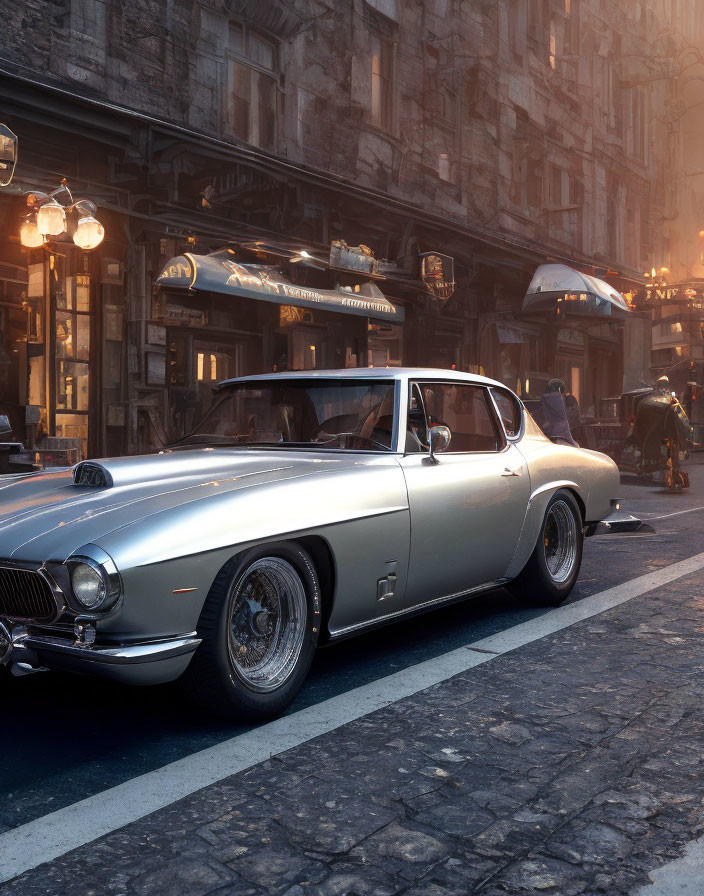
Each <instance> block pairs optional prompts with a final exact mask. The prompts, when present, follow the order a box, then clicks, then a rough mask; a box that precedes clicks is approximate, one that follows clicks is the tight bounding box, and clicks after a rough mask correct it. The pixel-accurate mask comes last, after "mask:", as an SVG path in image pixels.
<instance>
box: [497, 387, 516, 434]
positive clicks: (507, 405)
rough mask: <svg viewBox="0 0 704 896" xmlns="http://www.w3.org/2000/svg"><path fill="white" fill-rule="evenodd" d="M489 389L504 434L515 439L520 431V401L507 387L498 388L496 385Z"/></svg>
mask: <svg viewBox="0 0 704 896" xmlns="http://www.w3.org/2000/svg"><path fill="white" fill-rule="evenodd" d="M490 391H491V394H492V397H493V399H494V401H495V402H496V407H497V408H498V409H499V414H500V416H501V421H502V423H503V424H504V429H505V430H506V435H507V436H508V437H509V439H515V438H516V436H518V435H519V433H520V431H521V423H522V422H523V412H522V410H521V403H520V402H519V400H518V399H517V398H516V396H515V395H513V394H512V393H511V392H509V391H508V390H507V389H500V388H498V387H497V386H492V387H491V389H490Z"/></svg>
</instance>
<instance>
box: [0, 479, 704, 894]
mask: <svg viewBox="0 0 704 896" xmlns="http://www.w3.org/2000/svg"><path fill="white" fill-rule="evenodd" d="M697 466H698V469H697V470H696V474H697V480H699V479H704V471H703V470H702V467H701V465H699V464H697ZM702 490H704V489H702V488H701V484H698V487H697V492H699V491H702ZM629 492H630V488H629ZM694 497H696V495H693V496H692V498H694ZM694 503H696V502H695V501H694V500H691V501H688V502H687V505H686V506H689V505H690V504H691V505H692V506H693V504H694ZM683 506H685V505H672V506H670V505H663V513H668V512H670V511H676V510H677V509H678V508H679V507H683ZM643 544H645V542H643ZM703 548H704V543H700V545H699V547H698V548H695V549H692V550H690V551H689V554H695V553H697V551H701V550H702V549H703ZM702 580H703V574H702V571H701V570H700V571H698V572H697V573H696V574H694V575H691V576H689V577H686V578H683V579H679V580H677V581H675V582H673V583H671V584H670V585H668V586H666V587H664V588H660V589H659V590H657V591H653V592H650V593H648V594H645V595H641V596H639V597H636V598H634V599H632V600H630V601H628V602H627V603H624V604H622V605H621V606H619V607H617V608H615V609H612V610H609V611H607V612H606V613H604V614H602V615H600V616H597V617H594V618H592V619H590V620H587V621H583V622H579V623H577V624H575V625H573V626H571V627H570V628H567V629H564V630H563V631H560V632H557V633H555V634H552V635H548V636H547V637H544V638H542V639H541V640H538V641H535V642H534V643H532V644H527V645H525V646H523V647H520V648H519V649H517V650H515V651H513V652H511V653H508V654H504V655H502V656H498V657H496V658H495V659H492V660H491V661H490V662H487V663H485V664H484V665H482V666H478V667H476V668H474V669H471V670H470V671H468V672H466V673H464V674H462V675H459V676H457V677H455V678H452V679H450V680H449V681H446V682H443V683H441V684H439V685H436V686H434V687H431V688H429V689H427V690H425V691H422V692H421V693H420V694H417V695H415V696H413V697H410V698H407V699H404V700H402V701H400V702H398V703H394V704H392V705H390V706H388V707H386V708H384V709H382V710H379V711H377V712H374V713H372V714H371V715H369V716H366V717H364V718H362V719H360V720H358V721H356V722H352V723H350V724H347V725H345V726H343V727H341V728H339V729H337V730H335V731H333V732H331V733H330V734H327V735H324V736H322V737H319V738H317V739H315V740H313V741H310V742H308V743H306V744H303V745H302V746H300V747H297V748H295V749H293V750H290V751H288V752H286V753H283V754H281V755H278V756H276V757H275V758H273V759H270V760H269V761H266V762H264V763H261V764H259V765H257V766H255V767H254V768H253V769H251V770H250V771H248V772H244V773H242V774H240V775H236V776H234V777H232V778H229V779H227V780H225V781H222V782H220V783H219V784H216V785H213V786H211V787H208V788H207V789H205V790H203V791H200V792H199V793H196V794H195V795H194V796H192V797H189V798H187V799H184V800H181V801H180V802H178V803H176V804H174V805H173V806H171V807H169V808H168V809H164V810H161V811H159V812H157V813H154V814H153V815H151V816H148V817H146V818H144V819H142V820H141V821H139V822H136V823H134V824H132V825H129V826H128V827H126V828H124V829H121V830H119V831H117V832H116V833H114V834H111V835H108V836H106V837H103V838H102V839H100V840H98V841H96V842H95V843H93V844H89V845H87V846H85V847H82V848H80V849H78V850H76V851H74V852H73V853H70V854H68V855H67V856H64V857H63V858H60V859H58V860H56V861H54V862H52V863H50V864H48V865H45V866H41V867H40V868H38V869H36V870H35V871H32V872H27V873H26V874H24V875H22V876H21V877H19V878H17V879H15V880H14V881H13V882H11V883H9V884H6V885H5V886H4V887H0V893H2V894H3V896H10V894H12V896H35V894H36V896H39V894H42V896H45V894H50V896H63V894H69V893H70V894H75V893H80V894H86V896H87V894H91V896H108V894H109V896H114V894H123V893H124V894H136V896H142V894H144V896H147V894H149V896H152V894H154V893H158V894H159V896H171V894H173V896H177V894H178V896H204V894H218V896H245V894H251V896H259V894H262V896H264V894H282V896H284V894H286V896H306V894H310V896H343V894H349V896H352V894H358V896H391V894H396V893H399V894H400V893H403V894H405V896H421V894H422V896H450V894H453V896H454V894H457V896H459V894H468V893H481V894H482V896H500V894H501V896H506V894H529V893H530V894H534V893H545V894H554V896H558V894H559V896H573V894H574V896H577V894H596V893H608V894H610V896H616V894H626V893H632V892H634V890H635V889H636V888H637V887H638V886H642V885H643V884H645V883H647V882H648V877H647V874H648V872H649V871H651V870H653V869H656V868H658V867H659V866H661V865H663V864H664V863H666V862H668V861H670V860H671V859H672V858H674V857H676V856H678V855H680V854H681V853H682V852H683V850H684V848H685V846H686V844H687V843H688V842H689V841H691V840H693V839H694V838H696V837H699V836H701V835H702V834H704V773H703V772H704V758H703V750H702V746H703V744H704V705H703V702H702V692H703V690H704V654H702V650H701V638H702V632H704V593H703V589H702ZM689 892H690V894H692V893H694V891H692V890H690V891H689ZM700 892H704V881H702V889H701V891H700Z"/></svg>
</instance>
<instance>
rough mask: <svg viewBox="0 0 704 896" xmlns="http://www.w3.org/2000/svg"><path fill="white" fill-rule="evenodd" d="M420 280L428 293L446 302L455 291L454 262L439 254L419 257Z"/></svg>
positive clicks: (427, 253)
mask: <svg viewBox="0 0 704 896" xmlns="http://www.w3.org/2000/svg"><path fill="white" fill-rule="evenodd" d="M420 279H421V280H422V281H423V283H424V284H425V288H426V289H427V290H428V292H430V293H432V294H433V295H434V296H435V298H436V299H438V301H440V302H443V303H444V302H446V301H447V300H448V299H449V298H450V296H451V295H452V294H453V293H454V291H455V260H454V258H451V257H450V256H449V255H440V253H439V252H424V253H423V254H422V255H420Z"/></svg>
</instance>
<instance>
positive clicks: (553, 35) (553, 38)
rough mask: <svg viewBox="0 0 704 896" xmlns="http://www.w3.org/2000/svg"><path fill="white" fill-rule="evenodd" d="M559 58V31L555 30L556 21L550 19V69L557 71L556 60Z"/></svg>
mask: <svg viewBox="0 0 704 896" xmlns="http://www.w3.org/2000/svg"><path fill="white" fill-rule="evenodd" d="M556 58H557V31H556V28H555V19H550V52H549V56H548V60H549V62H550V68H551V69H552V70H553V71H554V70H555V60H556Z"/></svg>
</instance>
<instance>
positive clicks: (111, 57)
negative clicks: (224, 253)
mask: <svg viewBox="0 0 704 896" xmlns="http://www.w3.org/2000/svg"><path fill="white" fill-rule="evenodd" d="M0 11H1V12H2V15H3V19H4V23H5V32H4V34H5V38H4V40H3V42H2V43H3V45H2V47H1V48H0V76H1V78H0V95H1V96H2V109H3V120H4V121H5V122H6V123H7V124H8V125H9V126H10V127H11V128H12V129H13V130H14V132H15V133H17V134H18V136H19V139H20V149H19V162H18V166H17V171H16V175H15V180H14V182H13V184H12V186H11V187H7V188H4V189H1V190H0V223H1V225H2V235H1V239H2V242H0V262H2V263H3V264H2V267H1V269H0V273H3V274H4V279H2V280H0V283H1V285H2V289H3V297H2V302H3V304H2V305H0V318H1V324H0V326H1V329H2V333H3V342H2V345H3V353H2V354H1V355H0V399H2V400H3V401H4V402H6V403H7V404H9V405H12V406H13V408H14V415H15V418H16V419H17V420H18V421H19V423H18V426H19V427H22V426H25V427H27V428H26V430H25V431H24V432H20V433H18V435H20V436H21V437H24V438H27V439H28V440H36V439H39V438H41V437H43V436H47V437H48V438H49V439H51V438H58V437H73V438H78V439H80V440H81V446H82V448H83V450H85V451H87V452H88V453H90V454H106V453H123V452H134V451H139V450H146V449H149V448H151V447H154V446H158V445H159V444H162V443H163V442H165V441H168V440H169V439H173V438H174V437H175V436H177V435H178V434H179V433H180V432H182V431H183V430H184V429H185V428H186V427H187V426H188V425H190V423H191V422H192V421H193V420H194V419H195V418H196V417H197V415H198V414H199V413H200V411H201V409H202V407H203V405H204V403H205V401H206V400H207V395H208V391H209V387H210V384H211V381H212V380H214V379H219V378H223V377H225V376H232V375H236V374H240V373H253V372H258V371H262V370H271V369H273V367H274V366H275V365H276V364H277V363H280V361H281V359H282V357H285V358H286V362H287V364H288V366H289V367H302V366H318V367H321V366H344V365H345V364H361V365H366V364H367V363H369V362H371V361H373V362H375V363H390V364H396V363H404V364H414V365H415V364H419V365H427V366H431V365H432V366H446V367H449V366H452V365H455V366H457V367H458V368H463V369H472V370H477V371H482V372H486V373H487V374H489V375H492V376H496V377H498V378H500V379H502V380H503V381H505V382H506V383H507V384H508V385H510V386H511V387H512V388H517V389H519V391H521V392H522V393H523V394H527V393H530V392H531V391H534V390H536V389H537V388H539V385H538V384H541V383H542V382H543V380H544V379H545V378H546V377H547V376H549V375H554V374H558V375H560V376H562V377H563V378H564V379H565V380H566V382H567V383H568V386H569V387H570V388H571V389H572V391H573V392H574V393H575V394H577V395H578V397H579V400H580V402H581V404H582V408H583V410H584V411H585V412H589V411H592V412H594V411H595V409H597V405H598V399H599V398H600V397H604V396H605V395H607V394H612V393H614V392H619V391H620V390H621V387H622V385H623V383H624V382H625V383H626V385H630V384H635V383H636V382H637V381H638V379H639V378H641V377H643V376H645V375H647V371H648V364H649V356H648V350H649V348H650V345H649V338H650V330H649V327H650V323H649V321H648V320H644V319H643V318H642V317H638V315H634V316H633V319H632V320H628V321H627V322H625V323H622V322H617V321H614V320H604V321H596V322H594V321H591V322H586V323H585V322H584V321H579V320H577V319H575V320H573V321H571V320H569V319H568V320H560V319H556V318H555V316H554V315H552V316H545V315H543V316H542V317H536V316H531V315H529V314H527V313H525V312H524V310H523V298H524V295H525V292H526V289H527V287H528V284H529V282H530V280H531V277H532V275H533V272H534V271H535V269H536V267H537V266H538V265H540V264H543V263H546V262H551V263H560V264H565V265H569V266H570V267H573V268H576V269H578V270H581V271H583V272H586V273H597V275H599V276H602V277H604V278H605V279H607V280H609V281H610V282H611V283H612V285H613V286H615V287H616V288H617V289H620V290H621V291H622V292H624V293H625V292H634V293H637V292H638V290H639V289H642V288H643V282H644V277H643V272H644V271H646V270H650V269H651V268H652V267H653V266H656V265H657V266H668V267H669V266H670V265H671V264H674V263H675V261H676V263H680V260H681V261H682V264H685V265H686V264H690V267H691V270H690V275H691V276H700V275H704V268H702V271H701V272H699V271H698V269H696V264H695V263H696V262H699V261H700V258H699V246H698V245H697V241H698V240H699V237H698V236H697V237H696V239H695V240H694V242H692V235H691V232H690V231H692V221H693V220H694V218H695V217H696V214H697V209H698V207H699V206H698V199H697V197H698V195H699V193H698V189H699V184H700V180H697V179H696V178H697V177H698V176H699V175H697V174H695V173H694V172H696V171H698V170H699V169H698V167H697V166H698V165H699V162H698V153H699V150H698V146H697V144H696V141H693V140H692V139H691V138H692V135H693V134H695V133H696V130H697V127H698V124H697V121H698V119H697V116H698V114H700V113H699V112H698V111H697V108H696V107H697V104H698V102H699V100H698V90H699V87H698V82H697V79H696V78H693V80H691V81H687V84H686V85H684V82H683V80H682V78H683V77H684V76H685V74H687V73H688V75H689V76H692V75H693V74H694V73H696V71H698V69H697V68H696V66H697V65H699V64H700V63H699V59H700V58H701V57H700V50H699V47H702V46H704V41H702V40H701V34H702V17H703V16H702V13H701V12H699V11H698V7H697V4H696V3H695V2H694V0H691V2H690V0H674V2H670V0H668V2H665V0H643V2H641V3H632V2H626V0H613V2H609V3H606V2H604V0H482V2H466V0H431V2H420V0H413V2H409V0H346V2H344V3H332V2H329V0H307V2H302V0H290V2H283V0H282V2H277V0H275V2H269V3H261V2H257V0H200V2H197V0H167V2H163V0H122V2H112V0H99V2H96V0H26V2H22V3H16V2H14V3H10V2H8V0H0ZM702 168H704V166H702ZM683 172H686V173H685V174H683ZM62 177H65V178H67V179H68V182H69V184H70V186H71V188H72V189H73V191H74V194H75V195H76V194H79V195H85V196H89V197H90V198H91V199H93V200H94V201H95V202H96V203H97V204H98V206H99V217H100V219H101V221H102V222H103V223H104V225H105V228H106V238H105V241H104V243H103V244H102V245H101V246H100V247H99V248H98V249H97V250H95V251H94V252H92V253H86V252H81V251H80V250H78V249H76V248H75V247H73V246H70V245H69V246H65V245H63V244H61V245H59V244H53V243H52V244H49V245H48V246H47V247H44V248H42V249H32V250H27V249H24V248H22V247H21V246H20V244H19V241H18V237H17V234H18V232H19V221H20V220H21V214H22V212H23V209H24V206H23V199H22V195H21V194H22V193H23V192H25V191H27V190H28V189H43V190H45V191H51V190H52V189H53V188H55V187H56V186H57V185H58V183H59V180H60V178H62ZM683 178H686V179H683ZM702 227H704V223H702ZM698 229H699V225H697V230H698ZM680 234H683V236H680ZM340 239H344V240H345V241H346V242H347V243H348V244H350V245H358V244H364V245H366V246H369V247H370V248H371V249H372V250H373V252H374V254H375V256H376V257H377V259H382V260H388V262H389V264H388V265H387V268H388V270H389V271H390V272H391V274H390V275H389V276H387V277H386V278H385V279H383V280H382V279H380V280H379V282H378V285H379V287H380V288H381V290H382V291H383V292H384V294H385V295H386V296H387V298H389V299H390V300H391V301H392V302H393V303H394V304H395V305H396V306H397V307H399V308H402V309H403V311H404V312H405V314H404V317H405V320H404V322H403V323H402V324H398V325H396V324H388V323H386V322H379V321H378V320H375V319H374V318H373V317H370V318H369V320H367V319H365V318H363V317H361V318H360V317H359V316H357V317H354V318H353V317H352V316H351V315H344V314H336V313H333V312H331V311H321V312H318V311H317V310H316V311H314V312H309V313H306V314H302V315H301V314H293V315H292V316H291V315H289V316H288V317H287V314H288V312H287V311H286V309H282V310H280V309H278V308H276V306H274V307H273V308H272V307H269V306H268V305H267V304H266V303H263V302H257V301H256V300H254V299H250V300H246V301H245V300H242V301H238V300H233V299H232V298H230V299H226V298H225V297H223V296H217V295H180V296H174V295H169V294H165V293H164V290H161V289H156V288H155V281H156V279H157V277H158V275H159V273H160V271H161V270H162V268H163V267H164V265H165V264H166V263H167V262H168V261H169V259H170V258H172V257H174V256H179V255H181V253H182V252H183V251H186V250H192V251H193V252H195V253H207V252H209V251H212V250H214V249H217V248H219V247H221V246H223V245H228V244H229V245H232V246H242V245H249V246H250V247H251V246H252V245H253V243H254V242H257V241H258V244H259V245H261V244H262V243H266V244H267V245H270V246H272V247H274V250H276V247H283V249H282V251H283V252H284V255H282V256H281V257H282V258H284V260H285V258H286V257H287V256H286V255H285V252H286V251H288V252H289V256H288V257H290V251H289V250H290V247H291V246H294V247H298V248H305V247H308V248H309V249H310V250H311V252H316V251H317V252H319V253H324V252H325V251H327V249H328V248H329V246H330V243H331V242H332V241H333V240H340ZM430 250H435V251H439V252H442V253H444V254H446V255H448V256H451V257H452V258H454V263H455V280H456V285H455V291H454V294H453V295H452V297H451V298H449V299H448V300H447V301H438V300H436V299H435V298H434V297H433V296H432V295H431V294H430V293H429V292H428V291H427V290H426V289H425V288H424V286H423V283H422V282H421V281H420V279H419V276H418V271H417V263H418V261H417V259H418V256H419V254H420V253H423V252H427V251H430ZM247 251H249V250H247ZM692 253H694V254H695V255H696V258H693V259H691V260H690V256H692ZM282 263H283V262H282ZM290 270H292V268H290V269H289V272H290ZM610 272H616V273H610ZM328 274H329V272H328ZM311 276H314V274H311ZM321 276H322V275H321ZM81 315H85V317H82V316H81ZM79 328H80V330H81V333H82V334H83V335H82V337H79V332H78V331H79ZM24 408H30V410H29V411H28V412H27V413H26V414H25V415H24V416H23V414H22V412H23V409H24ZM32 409H36V410H32ZM20 418H21V419H20ZM35 421H38V422H35Z"/></svg>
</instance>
